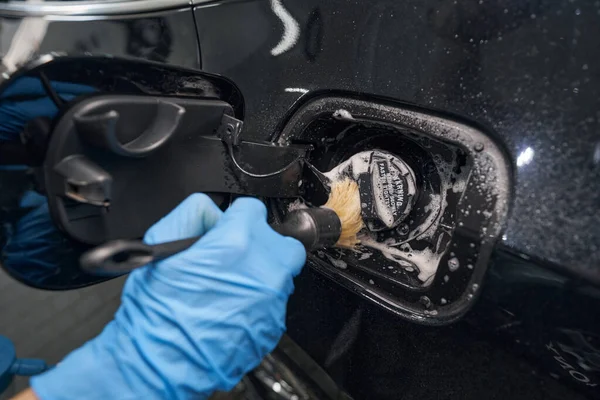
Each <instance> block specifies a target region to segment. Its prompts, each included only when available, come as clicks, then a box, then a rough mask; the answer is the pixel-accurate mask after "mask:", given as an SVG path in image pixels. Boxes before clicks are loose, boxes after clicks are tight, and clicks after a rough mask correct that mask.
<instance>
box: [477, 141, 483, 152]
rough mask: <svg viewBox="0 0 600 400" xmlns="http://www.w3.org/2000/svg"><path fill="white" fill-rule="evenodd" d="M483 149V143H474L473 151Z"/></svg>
mask: <svg viewBox="0 0 600 400" xmlns="http://www.w3.org/2000/svg"><path fill="white" fill-rule="evenodd" d="M482 150H483V143H475V151H477V152H480V151H482Z"/></svg>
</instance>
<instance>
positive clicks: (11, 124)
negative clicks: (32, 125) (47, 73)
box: [0, 77, 96, 142]
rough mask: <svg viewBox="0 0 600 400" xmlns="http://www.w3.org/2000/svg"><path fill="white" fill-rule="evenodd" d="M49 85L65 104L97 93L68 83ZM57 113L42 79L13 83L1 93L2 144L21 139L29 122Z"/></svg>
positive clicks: (82, 86) (0, 134)
mask: <svg viewBox="0 0 600 400" xmlns="http://www.w3.org/2000/svg"><path fill="white" fill-rule="evenodd" d="M50 85H51V86H52V88H53V89H54V91H55V92H56V93H57V95H58V96H59V97H60V98H61V99H62V100H64V101H70V100H72V99H74V98H75V97H77V96H80V95H84V94H89V93H94V92H95V91H96V89H94V88H92V87H89V86H85V85H79V84H75V83H68V82H51V83H50ZM58 111H59V110H58V108H57V107H56V104H54V101H52V100H51V99H50V98H49V97H48V95H47V94H46V90H45V89H44V87H43V85H42V81H41V80H40V79H39V78H35V77H23V78H18V79H16V80H14V81H13V82H11V84H10V86H9V87H7V88H6V89H5V90H4V91H3V92H2V93H1V94H0V141H5V142H11V141H15V140H19V133H20V132H21V130H22V129H23V127H24V126H25V124H26V123H27V122H29V121H31V120H32V119H33V118H36V117H49V118H53V117H54V116H55V115H56V114H57V113H58Z"/></svg>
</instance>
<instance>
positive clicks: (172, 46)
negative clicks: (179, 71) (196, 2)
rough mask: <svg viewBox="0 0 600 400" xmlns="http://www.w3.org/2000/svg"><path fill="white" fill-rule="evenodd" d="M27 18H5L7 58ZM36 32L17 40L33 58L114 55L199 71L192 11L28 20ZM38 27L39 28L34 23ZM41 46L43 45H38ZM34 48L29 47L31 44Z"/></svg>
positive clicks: (3, 39)
mask: <svg viewBox="0 0 600 400" xmlns="http://www.w3.org/2000/svg"><path fill="white" fill-rule="evenodd" d="M22 21H23V19H20V18H11V17H6V16H3V14H2V10H1V7H0V23H1V26H2V31H1V34H2V52H3V53H4V54H6V53H7V52H8V50H9V48H10V45H11V43H12V41H13V39H15V33H16V30H17V27H18V23H19V22H22ZM29 22H30V23H32V26H30V27H29V28H30V29H32V31H36V30H39V31H40V32H41V33H40V34H39V36H37V35H32V36H30V37H27V36H25V37H23V36H21V37H19V39H20V40H21V43H16V42H15V46H17V47H18V46H19V45H20V46H21V47H24V46H25V44H24V43H25V42H29V41H30V40H34V41H36V42H35V43H33V49H32V50H31V54H30V56H33V55H34V54H46V53H50V52H66V53H69V54H72V55H75V54H85V53H94V54H110V55H113V56H127V57H136V58H142V59H147V60H151V61H159V62H165V63H169V64H173V65H177V66H183V67H190V68H198V67H200V52H199V49H198V43H197V37H196V35H195V27H194V19H193V16H192V14H191V12H190V10H189V8H186V9H182V10H168V11H161V12H157V13H151V14H143V15H129V16H127V15H123V16H117V15H113V16H106V17H102V16H93V17H85V16H81V17H64V16H61V17H54V16H49V17H48V18H47V19H46V20H45V22H43V21H42V20H41V19H39V18H34V17H32V18H29ZM36 23H37V24H38V27H37V28H36V26H35V25H33V24H36ZM37 41H39V43H37ZM28 45H29V46H31V43H28Z"/></svg>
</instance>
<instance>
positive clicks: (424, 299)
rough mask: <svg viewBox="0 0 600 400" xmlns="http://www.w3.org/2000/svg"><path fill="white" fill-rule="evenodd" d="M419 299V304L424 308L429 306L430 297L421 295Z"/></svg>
mask: <svg viewBox="0 0 600 400" xmlns="http://www.w3.org/2000/svg"><path fill="white" fill-rule="evenodd" d="M419 301H420V302H421V304H423V306H425V308H430V307H431V299H430V298H429V297H427V296H421V298H420V299H419Z"/></svg>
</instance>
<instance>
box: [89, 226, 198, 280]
mask: <svg viewBox="0 0 600 400" xmlns="http://www.w3.org/2000/svg"><path fill="white" fill-rule="evenodd" d="M200 237H201V236H196V237H191V238H187V239H181V240H175V241H172V242H165V243H159V244H154V245H149V244H146V243H144V242H142V241H141V240H113V241H110V242H107V243H105V244H103V245H101V246H98V247H95V248H93V249H92V250H89V251H87V252H85V253H84V254H83V255H82V256H81V258H80V259H79V263H80V266H81V269H82V270H84V271H85V272H88V273H90V274H93V275H105V276H114V275H121V274H126V273H128V272H130V271H132V270H134V269H136V268H139V267H142V266H144V265H146V264H149V263H151V262H154V261H160V260H164V259H165V258H168V257H171V256H172V255H174V254H177V253H179V252H182V251H183V250H186V249H188V248H189V247H190V246H191V245H193V244H194V243H196V242H197V241H198V240H199V239H200Z"/></svg>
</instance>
